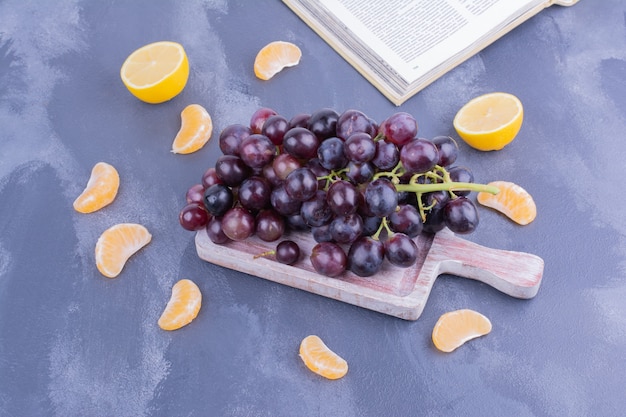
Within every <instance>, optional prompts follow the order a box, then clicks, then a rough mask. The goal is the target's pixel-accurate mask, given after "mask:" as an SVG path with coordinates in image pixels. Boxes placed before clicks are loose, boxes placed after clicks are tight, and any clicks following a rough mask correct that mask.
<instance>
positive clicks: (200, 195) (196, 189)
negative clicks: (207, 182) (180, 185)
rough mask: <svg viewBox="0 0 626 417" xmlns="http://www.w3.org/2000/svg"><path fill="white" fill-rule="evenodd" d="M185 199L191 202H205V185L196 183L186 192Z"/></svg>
mask: <svg viewBox="0 0 626 417" xmlns="http://www.w3.org/2000/svg"><path fill="white" fill-rule="evenodd" d="M185 200H186V201H187V204H189V203H201V204H202V203H203V202H204V186H203V185H202V184H194V185H192V186H191V187H189V189H187V192H186V193H185Z"/></svg>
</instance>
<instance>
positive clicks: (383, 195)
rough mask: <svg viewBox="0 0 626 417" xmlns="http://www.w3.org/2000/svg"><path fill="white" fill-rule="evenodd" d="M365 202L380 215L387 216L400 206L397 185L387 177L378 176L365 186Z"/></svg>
mask: <svg viewBox="0 0 626 417" xmlns="http://www.w3.org/2000/svg"><path fill="white" fill-rule="evenodd" d="M365 204H367V206H368V208H369V210H370V211H371V212H372V214H374V215H375V216H378V217H387V216H389V215H390V214H391V213H393V212H394V211H395V210H396V207H397V206H398V193H397V192H396V187H395V186H394V185H393V184H392V183H391V181H389V180H388V179H386V178H378V179H376V180H374V181H372V182H370V183H369V184H368V185H367V188H365Z"/></svg>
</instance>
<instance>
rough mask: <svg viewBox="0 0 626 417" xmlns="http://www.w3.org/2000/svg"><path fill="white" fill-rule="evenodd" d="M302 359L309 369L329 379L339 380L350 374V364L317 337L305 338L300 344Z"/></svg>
mask: <svg viewBox="0 0 626 417" xmlns="http://www.w3.org/2000/svg"><path fill="white" fill-rule="evenodd" d="M300 358H302V360H303V361H304V364H305V365H306V366H307V368H309V369H310V370H311V371H313V372H315V373H316V374H318V375H321V376H323V377H325V378H328V379H339V378H341V377H343V376H344V375H345V374H346V373H347V372H348V362H346V361H345V360H344V359H343V358H341V357H340V356H339V355H337V354H336V353H335V352H333V351H332V350H330V349H329V348H328V347H327V346H326V345H325V344H324V342H323V341H322V339H320V338H319V337H318V336H315V335H311V336H307V337H305V338H304V339H303V340H302V343H300Z"/></svg>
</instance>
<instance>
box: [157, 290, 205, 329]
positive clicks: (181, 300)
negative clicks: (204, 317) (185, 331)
mask: <svg viewBox="0 0 626 417" xmlns="http://www.w3.org/2000/svg"><path fill="white" fill-rule="evenodd" d="M201 304H202V293H201V292H200V288H198V286H197V285H196V284H195V283H194V282H193V281H191V280H189V279H181V280H180V281H178V282H177V283H176V284H174V286H173V287H172V296H171V297H170V299H169V301H168V302H167V305H166V306H165V310H163V313H162V314H161V317H160V318H159V322H158V323H159V327H160V328H162V329H163V330H176V329H180V328H181V327H183V326H186V325H187V324H189V323H191V321H192V320H193V319H195V318H196V317H197V316H198V312H199V311H200V306H201Z"/></svg>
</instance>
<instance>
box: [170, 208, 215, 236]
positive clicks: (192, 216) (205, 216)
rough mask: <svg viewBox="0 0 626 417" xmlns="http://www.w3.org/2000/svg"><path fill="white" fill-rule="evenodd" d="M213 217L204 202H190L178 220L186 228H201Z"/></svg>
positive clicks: (192, 229)
mask: <svg viewBox="0 0 626 417" xmlns="http://www.w3.org/2000/svg"><path fill="white" fill-rule="evenodd" d="M210 218H211V215H210V214H209V212H208V211H207V210H206V208H204V205H203V204H202V203H197V202H194V203H189V204H187V205H186V206H185V207H183V209H182V210H181V211H180V213H179V215H178V221H179V222H180V225H181V226H182V227H183V229H185V230H190V231H194V230H200V229H202V228H203V227H205V226H206V225H207V223H208V222H209V220H210Z"/></svg>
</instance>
